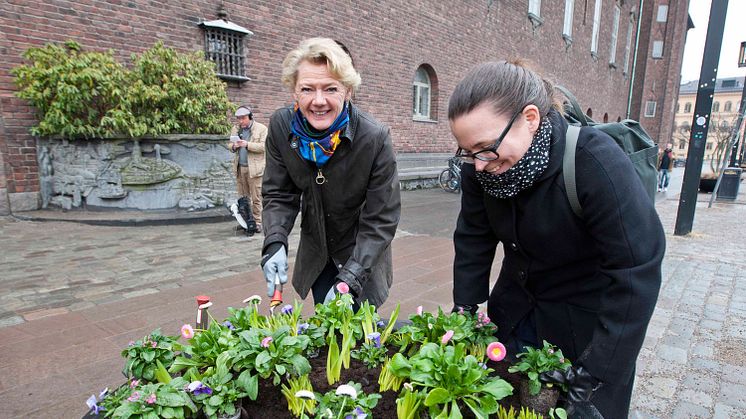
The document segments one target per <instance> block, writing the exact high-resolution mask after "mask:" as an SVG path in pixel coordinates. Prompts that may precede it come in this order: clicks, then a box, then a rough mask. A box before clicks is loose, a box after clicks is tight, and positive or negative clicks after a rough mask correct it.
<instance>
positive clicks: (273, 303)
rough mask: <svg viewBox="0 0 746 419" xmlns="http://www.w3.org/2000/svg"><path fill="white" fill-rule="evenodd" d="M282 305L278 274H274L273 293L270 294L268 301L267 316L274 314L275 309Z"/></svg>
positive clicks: (280, 284)
mask: <svg viewBox="0 0 746 419" xmlns="http://www.w3.org/2000/svg"><path fill="white" fill-rule="evenodd" d="M280 304H282V283H281V282H280V274H275V292H274V294H272V299H271V300H270V301H269V314H270V315H272V314H274V313H275V307H277V306H279V305H280Z"/></svg>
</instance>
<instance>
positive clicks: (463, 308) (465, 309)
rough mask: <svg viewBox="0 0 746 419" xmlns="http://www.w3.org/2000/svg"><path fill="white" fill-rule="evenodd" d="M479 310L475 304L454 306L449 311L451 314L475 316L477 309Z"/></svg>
mask: <svg viewBox="0 0 746 419" xmlns="http://www.w3.org/2000/svg"><path fill="white" fill-rule="evenodd" d="M478 308H479V306H478V305H476V304H454V305H453V308H452V309H451V313H459V314H464V313H471V314H476V312H477V309H478Z"/></svg>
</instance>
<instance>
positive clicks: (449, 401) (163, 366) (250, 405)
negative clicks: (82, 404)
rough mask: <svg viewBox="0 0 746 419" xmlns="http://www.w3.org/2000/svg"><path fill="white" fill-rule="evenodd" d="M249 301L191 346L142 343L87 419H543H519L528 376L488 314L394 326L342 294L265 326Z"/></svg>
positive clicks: (191, 339)
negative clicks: (510, 360) (521, 388)
mask: <svg viewBox="0 0 746 419" xmlns="http://www.w3.org/2000/svg"><path fill="white" fill-rule="evenodd" d="M246 302H247V306H246V307H243V308H241V309H233V308H229V313H230V315H229V317H228V318H227V319H226V320H224V321H223V322H218V321H216V320H215V319H212V318H210V322H209V326H208V327H205V328H204V329H194V328H192V326H190V325H184V326H183V327H182V330H181V335H182V337H183V340H184V341H185V343H180V342H179V337H178V336H164V335H162V334H161V333H160V332H159V331H155V332H153V333H152V334H150V335H148V336H146V337H145V338H143V339H142V340H140V341H137V342H131V343H130V344H129V345H128V347H127V348H125V349H124V350H123V351H122V356H123V357H125V358H126V362H125V368H124V370H123V373H124V374H125V376H126V377H127V378H128V382H127V383H126V384H125V385H123V386H121V387H120V388H118V389H116V390H114V391H112V392H109V391H104V392H102V393H101V394H100V395H99V396H98V397H97V396H95V395H94V396H91V398H89V400H88V402H87V403H88V405H89V407H91V411H90V412H89V414H88V415H87V416H96V415H98V416H103V417H124V418H128V417H133V418H149V417H174V418H182V417H203V416H204V417H209V418H217V417H236V418H237V417H239V416H240V417H244V418H260V417H267V415H268V413H269V414H271V417H272V418H295V417H301V418H306V417H326V418H345V419H346V418H356V419H358V418H364V417H374V418H395V417H398V418H419V417H443V418H458V417H462V416H465V417H478V418H481V417H484V418H486V417H492V416H496V415H497V416H499V417H501V418H512V417H515V418H538V417H541V416H540V415H538V414H534V413H533V412H529V411H527V410H523V411H521V410H520V409H519V411H518V412H515V411H512V410H511V409H512V408H514V407H518V408H520V403H519V401H518V398H517V395H516V394H515V393H517V388H518V383H519V381H520V380H521V377H522V376H521V375H520V374H513V373H510V372H508V367H509V365H507V363H506V362H504V361H502V360H503V358H504V357H505V353H506V351H505V347H504V346H503V345H502V344H501V343H500V342H498V341H497V339H496V338H495V337H494V335H493V334H494V332H495V330H496V326H495V325H494V324H493V323H492V322H491V321H490V319H489V318H488V317H487V316H486V314H484V313H480V314H478V315H471V314H469V313H465V314H462V313H444V312H442V310H438V312H437V313H436V314H433V313H428V312H423V311H422V310H421V309H418V312H417V313H416V314H413V315H410V316H409V321H408V322H397V319H398V316H399V308H398V307H397V308H396V309H395V310H394V312H393V313H392V314H391V317H390V318H389V319H388V321H383V320H382V319H381V318H380V317H379V315H378V313H377V312H376V310H375V307H373V306H370V305H368V304H367V303H363V304H362V305H361V307H360V308H359V309H358V310H357V311H354V310H353V308H352V307H353V305H352V297H351V296H350V295H349V294H341V295H339V296H337V297H336V298H335V299H334V300H333V301H332V302H330V303H329V304H326V305H322V304H318V305H316V307H315V313H314V315H313V316H311V317H310V318H308V319H303V318H301V315H300V313H301V306H300V305H299V304H298V303H296V304H295V306H291V305H286V306H284V307H282V309H281V310H278V312H277V313H275V314H274V315H270V316H263V315H261V314H259V306H260V304H261V298H259V297H252V298H250V299H247V301H246ZM395 326H398V327H395ZM559 356H560V357H561V353H559ZM533 358H536V359H538V358H537V357H533ZM501 361H502V362H501ZM527 361H528V358H524V359H523V365H526V362H527ZM568 364H569V363H568ZM517 365H518V364H517ZM522 368H523V367H522ZM526 368H527V369H530V368H532V367H531V366H529V367H526ZM525 371H526V370H525V369H524V370H522V371H520V372H525ZM531 371H534V369H531ZM501 377H503V378H505V379H503V378H501ZM514 388H515V389H516V391H514ZM506 408H507V409H508V410H506ZM542 413H544V414H547V413H549V414H551V415H555V414H556V416H557V417H564V411H562V410H561V409H557V410H556V411H555V410H554V409H552V410H551V411H547V412H542ZM553 417H554V416H553Z"/></svg>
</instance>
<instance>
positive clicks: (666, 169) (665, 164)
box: [658, 143, 674, 192]
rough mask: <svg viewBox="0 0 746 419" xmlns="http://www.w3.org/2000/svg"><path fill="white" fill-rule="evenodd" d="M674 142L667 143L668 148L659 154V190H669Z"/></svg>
mask: <svg viewBox="0 0 746 419" xmlns="http://www.w3.org/2000/svg"><path fill="white" fill-rule="evenodd" d="M673 161H674V156H673V144H671V143H668V144H666V149H665V150H663V152H661V153H660V154H659V155H658V192H667V191H668V181H669V179H670V178H671V170H673Z"/></svg>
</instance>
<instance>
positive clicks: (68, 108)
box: [12, 41, 235, 138]
mask: <svg viewBox="0 0 746 419" xmlns="http://www.w3.org/2000/svg"><path fill="white" fill-rule="evenodd" d="M23 57H24V58H25V59H26V60H28V61H29V62H30V64H24V65H21V66H18V67H16V68H14V69H13V70H12V73H13V75H14V76H15V82H16V85H17V86H18V87H19V92H18V93H17V95H18V97H20V98H22V99H25V100H27V101H28V102H29V103H30V104H31V105H32V106H33V107H34V108H36V110H37V112H38V119H39V123H38V124H37V125H35V126H33V127H32V128H31V133H32V134H34V135H40V136H53V135H61V136H63V137H66V138H80V137H83V138H92V137H98V138H106V137H112V136H118V135H126V136H130V137H142V136H157V135H163V134H227V133H228V131H229V130H230V124H229V122H228V120H227V115H228V112H229V111H232V110H233V109H235V105H234V104H232V103H231V102H230V101H229V100H228V96H227V94H226V91H225V84H224V83H223V81H221V80H220V79H219V78H218V77H217V76H216V75H215V70H214V64H213V63H212V62H210V61H207V60H205V59H204V56H203V55H202V54H200V53H198V52H194V53H188V54H185V53H180V52H178V51H176V50H174V49H171V48H167V47H164V46H163V44H162V43H161V42H158V43H157V44H155V45H154V46H153V47H152V48H151V49H149V50H147V51H145V52H144V53H142V54H140V55H137V54H133V55H132V68H131V69H127V68H125V67H124V66H123V65H121V64H119V63H117V61H116V60H115V59H114V57H113V52H112V51H107V52H82V51H81V47H80V45H79V44H77V43H76V42H73V41H68V42H66V43H65V44H64V46H62V45H58V44H47V45H45V46H44V47H40V48H29V49H28V50H26V52H25V53H24V54H23Z"/></svg>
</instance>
